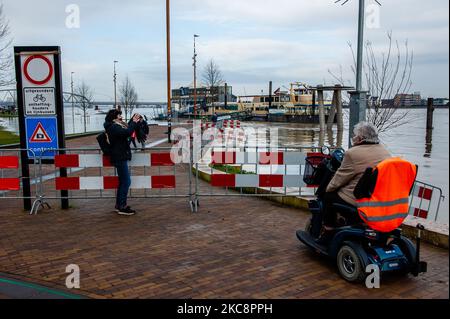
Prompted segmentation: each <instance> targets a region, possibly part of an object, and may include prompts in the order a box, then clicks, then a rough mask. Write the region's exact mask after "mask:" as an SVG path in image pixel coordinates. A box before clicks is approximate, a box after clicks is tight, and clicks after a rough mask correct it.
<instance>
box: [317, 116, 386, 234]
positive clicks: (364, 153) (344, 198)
mask: <svg viewBox="0 0 450 319" xmlns="http://www.w3.org/2000/svg"><path fill="white" fill-rule="evenodd" d="M353 133H354V137H353V140H352V144H353V147H352V148H350V149H349V150H348V151H347V152H346V153H345V156H344V160H343V161H342V165H341V167H340V168H339V169H338V171H337V172H336V174H335V175H334V177H333V179H332V180H331V182H330V183H329V184H328V187H327V189H326V194H325V196H324V204H325V209H324V216H323V225H324V231H325V232H326V231H329V230H332V229H333V228H334V226H335V222H336V212H335V211H334V210H333V208H332V205H333V204H334V203H337V204H345V205H351V206H356V198H355V196H354V194H353V192H354V190H355V187H356V185H357V184H358V182H359V180H360V179H361V177H362V176H363V174H364V172H365V171H366V169H367V168H368V167H375V166H377V165H378V164H379V163H381V162H382V161H384V160H386V159H388V158H391V157H392V156H391V154H390V153H389V152H388V151H387V150H386V149H385V148H384V146H383V145H381V144H380V139H379V137H378V129H377V128H376V126H375V125H373V124H371V123H367V122H360V123H358V124H357V125H356V126H355V128H354V130H353ZM347 217H350V218H351V220H354V219H353V218H356V219H359V216H347Z"/></svg>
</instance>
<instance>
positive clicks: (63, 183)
mask: <svg viewBox="0 0 450 319" xmlns="http://www.w3.org/2000/svg"><path fill="white" fill-rule="evenodd" d="M55 185H56V186H55V187H56V190H57V191H63V190H64V191H65V190H78V189H80V178H79V177H57V178H56V179H55Z"/></svg>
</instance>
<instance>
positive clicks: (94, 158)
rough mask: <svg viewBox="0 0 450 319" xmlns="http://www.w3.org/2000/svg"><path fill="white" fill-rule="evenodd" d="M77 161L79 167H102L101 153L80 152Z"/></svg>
mask: <svg viewBox="0 0 450 319" xmlns="http://www.w3.org/2000/svg"><path fill="white" fill-rule="evenodd" d="M78 163H79V166H78V167H81V168H90V167H102V166H103V155H101V154H80V155H78Z"/></svg>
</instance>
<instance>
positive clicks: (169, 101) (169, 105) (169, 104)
mask: <svg viewBox="0 0 450 319" xmlns="http://www.w3.org/2000/svg"><path fill="white" fill-rule="evenodd" d="M166 48H167V126H168V130H167V134H168V137H167V139H168V142H169V143H171V142H172V140H171V137H170V135H172V97H171V90H172V88H171V78H170V0H166Z"/></svg>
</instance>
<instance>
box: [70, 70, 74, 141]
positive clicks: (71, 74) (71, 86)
mask: <svg viewBox="0 0 450 319" xmlns="http://www.w3.org/2000/svg"><path fill="white" fill-rule="evenodd" d="M74 73H75V72H70V90H71V93H72V133H74V134H75V106H74V102H73V74H74Z"/></svg>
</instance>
